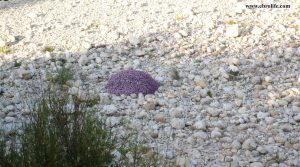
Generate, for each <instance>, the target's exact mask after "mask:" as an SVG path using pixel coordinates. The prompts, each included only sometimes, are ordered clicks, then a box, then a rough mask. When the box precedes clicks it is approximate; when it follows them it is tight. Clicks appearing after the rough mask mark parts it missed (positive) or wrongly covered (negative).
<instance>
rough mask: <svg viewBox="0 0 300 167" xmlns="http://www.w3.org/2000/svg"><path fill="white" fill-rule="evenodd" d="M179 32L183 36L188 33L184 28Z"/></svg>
mask: <svg viewBox="0 0 300 167" xmlns="http://www.w3.org/2000/svg"><path fill="white" fill-rule="evenodd" d="M179 33H180V35H181V36H183V37H187V36H188V35H189V34H188V32H186V31H185V30H180V31H179Z"/></svg>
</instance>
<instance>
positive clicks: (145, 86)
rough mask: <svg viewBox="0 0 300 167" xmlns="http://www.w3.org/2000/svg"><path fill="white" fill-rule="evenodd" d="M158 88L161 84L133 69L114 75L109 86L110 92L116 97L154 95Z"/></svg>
mask: <svg viewBox="0 0 300 167" xmlns="http://www.w3.org/2000/svg"><path fill="white" fill-rule="evenodd" d="M158 87H159V83H157V82H156V81H155V80H154V79H153V78H152V77H151V76H150V75H149V74H147V73H145V72H143V71H137V70H132V69H130V70H124V71H120V72H118V73H116V74H114V75H112V76H111V78H110V79H109V80H108V84H107V89H108V92H109V93H112V94H115V95H121V94H124V95H130V94H138V93H142V94H143V95H146V94H153V93H154V92H155V91H156V90H157V89H158Z"/></svg>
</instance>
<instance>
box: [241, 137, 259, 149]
mask: <svg viewBox="0 0 300 167" xmlns="http://www.w3.org/2000/svg"><path fill="white" fill-rule="evenodd" d="M242 147H243V149H245V150H250V151H251V150H253V149H255V148H256V147H257V144H256V142H255V140H253V139H247V140H245V141H244V143H243V145H242Z"/></svg>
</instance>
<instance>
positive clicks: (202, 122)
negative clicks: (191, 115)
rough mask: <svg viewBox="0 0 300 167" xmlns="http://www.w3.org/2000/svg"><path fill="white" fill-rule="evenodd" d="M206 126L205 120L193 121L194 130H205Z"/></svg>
mask: <svg viewBox="0 0 300 167" xmlns="http://www.w3.org/2000/svg"><path fill="white" fill-rule="evenodd" d="M206 127H207V124H206V121H205V120H199V121H197V122H195V123H194V125H193V128H194V129H196V130H205V129H206Z"/></svg>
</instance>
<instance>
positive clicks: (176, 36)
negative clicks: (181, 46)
mask: <svg viewBox="0 0 300 167" xmlns="http://www.w3.org/2000/svg"><path fill="white" fill-rule="evenodd" d="M174 38H176V39H180V38H182V36H181V34H180V33H178V32H177V33H175V34H174Z"/></svg>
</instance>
